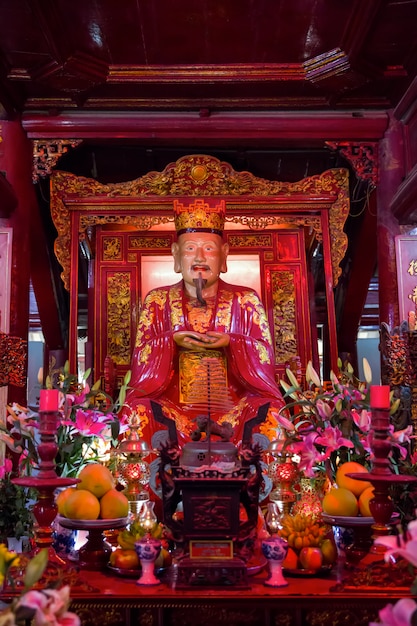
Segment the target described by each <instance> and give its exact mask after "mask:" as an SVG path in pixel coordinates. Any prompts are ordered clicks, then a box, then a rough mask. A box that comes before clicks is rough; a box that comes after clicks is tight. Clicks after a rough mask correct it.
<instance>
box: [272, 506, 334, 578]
mask: <svg viewBox="0 0 417 626" xmlns="http://www.w3.org/2000/svg"><path fill="white" fill-rule="evenodd" d="M278 534H279V536H280V537H283V538H284V539H286V540H287V542H288V553H287V556H286V558H285V561H284V562H283V565H282V566H283V570H284V573H286V574H290V575H291V574H292V575H297V576H317V575H320V574H327V573H329V572H330V571H331V569H332V567H333V564H334V563H335V562H336V559H337V550H336V545H335V542H334V539H333V535H332V532H331V528H330V527H329V526H328V525H327V524H325V523H323V522H322V521H321V520H320V518H318V517H317V516H316V515H305V514H303V513H297V514H296V515H291V514H290V513H289V514H286V515H284V516H283V517H282V519H281V528H280V529H279V530H278Z"/></svg>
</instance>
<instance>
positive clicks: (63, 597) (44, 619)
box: [16, 585, 81, 626]
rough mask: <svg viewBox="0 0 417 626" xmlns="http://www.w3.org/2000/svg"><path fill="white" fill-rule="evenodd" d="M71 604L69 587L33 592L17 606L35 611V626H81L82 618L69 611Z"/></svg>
mask: <svg viewBox="0 0 417 626" xmlns="http://www.w3.org/2000/svg"><path fill="white" fill-rule="evenodd" d="M69 603H70V588H69V586H68V585H67V586H65V587H62V589H59V590H58V589H44V590H42V591H35V590H31V591H28V592H27V593H25V594H24V595H23V596H22V597H21V598H20V600H19V601H18V603H17V605H16V609H17V608H18V607H19V606H24V607H28V608H30V609H34V610H35V616H34V619H33V624H34V626H80V624H81V621H80V618H79V617H78V616H77V615H75V613H70V612H69V611H68V610H67V609H68V607H69Z"/></svg>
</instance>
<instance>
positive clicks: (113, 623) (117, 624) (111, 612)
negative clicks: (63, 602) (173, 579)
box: [71, 601, 152, 626]
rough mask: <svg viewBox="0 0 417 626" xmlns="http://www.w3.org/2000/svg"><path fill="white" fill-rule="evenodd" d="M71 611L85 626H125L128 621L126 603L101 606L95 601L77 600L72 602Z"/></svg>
mask: <svg viewBox="0 0 417 626" xmlns="http://www.w3.org/2000/svg"><path fill="white" fill-rule="evenodd" d="M71 611H73V612H74V613H76V615H78V617H79V618H80V620H81V623H82V624H83V626H125V624H126V623H127V621H126V617H127V609H126V605H125V606H123V604H118V603H117V602H112V603H111V604H108V603H106V604H103V605H101V606H100V605H99V604H97V603H95V602H92V603H91V604H90V603H81V602H77V601H75V602H72V603H71ZM151 623H152V622H151Z"/></svg>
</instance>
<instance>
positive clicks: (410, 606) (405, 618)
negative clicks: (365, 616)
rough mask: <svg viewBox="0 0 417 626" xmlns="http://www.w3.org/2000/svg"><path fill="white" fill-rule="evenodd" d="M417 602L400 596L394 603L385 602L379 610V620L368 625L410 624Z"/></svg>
mask: <svg viewBox="0 0 417 626" xmlns="http://www.w3.org/2000/svg"><path fill="white" fill-rule="evenodd" d="M416 610H417V604H416V603H415V602H414V600H412V599H411V598H401V600H398V602H396V603H395V604H387V606H385V607H384V608H383V609H381V611H379V620H380V621H379V622H370V624H369V626H411V624H412V623H413V622H412V617H413V615H414V613H415V612H416Z"/></svg>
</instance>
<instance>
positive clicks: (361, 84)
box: [0, 0, 417, 115]
mask: <svg viewBox="0 0 417 626" xmlns="http://www.w3.org/2000/svg"><path fill="white" fill-rule="evenodd" d="M416 25H417V2H416V1H415V0H391V1H389V0H314V1H313V0H223V1H220V0H200V1H199V2H196V1H195V0H175V1H173V0H158V1H155V0H121V1H120V2H117V1H116V0H72V1H68V0H3V1H2V2H1V3H0V91H1V104H2V107H3V109H4V112H6V113H7V114H9V115H10V114H12V113H13V112H16V111H17V112H24V111H62V110H67V109H71V110H80V109H82V110H91V109H94V110H118V111H119V110H123V109H126V110H132V109H133V110H137V109H144V110H150V109H152V110H155V109H159V110H163V109H165V110H172V109H186V110H190V109H200V108H209V109H215V110H218V109H221V110H225V109H228V110H230V109H240V110H241V109H253V108H254V107H256V108H257V109H272V110H274V109H275V110H276V109H285V110H291V109H295V110H300V109H304V110H305V109H316V110H317V109H332V110H340V109H351V108H354V109H361V108H379V109H381V108H382V109H386V108H389V107H392V106H395V104H396V103H397V102H398V100H399V99H400V98H401V95H402V94H403V93H404V91H405V89H406V87H407V85H408V84H409V83H410V80H411V79H412V78H413V77H414V75H415V74H416V71H417V38H416V37H415V27H416Z"/></svg>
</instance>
